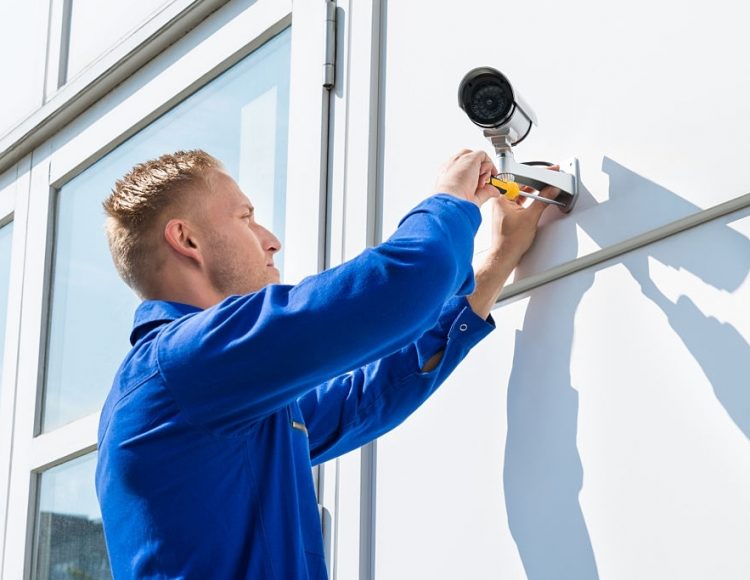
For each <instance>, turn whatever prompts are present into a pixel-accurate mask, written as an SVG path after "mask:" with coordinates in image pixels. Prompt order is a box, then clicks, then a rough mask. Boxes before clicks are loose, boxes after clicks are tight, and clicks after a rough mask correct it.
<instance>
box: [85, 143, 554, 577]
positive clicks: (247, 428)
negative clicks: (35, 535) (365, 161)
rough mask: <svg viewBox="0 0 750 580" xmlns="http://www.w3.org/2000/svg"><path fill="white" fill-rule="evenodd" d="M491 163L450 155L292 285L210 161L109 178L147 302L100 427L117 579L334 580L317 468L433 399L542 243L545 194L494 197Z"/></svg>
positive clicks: (121, 259) (158, 163)
mask: <svg viewBox="0 0 750 580" xmlns="http://www.w3.org/2000/svg"><path fill="white" fill-rule="evenodd" d="M495 173H496V169H495V167H494V165H493V163H492V161H491V160H490V159H489V157H488V156H487V155H486V154H485V153H484V152H481V151H469V150H464V151H462V152H460V153H459V154H458V155H456V156H455V157H454V158H452V159H451V160H450V161H448V163H447V164H446V165H445V167H444V168H443V170H442V171H441V173H440V175H439V177H438V180H437V184H436V190H437V191H438V192H439V193H438V194H436V195H433V196H431V197H429V198H428V199H426V200H425V201H424V202H422V203H421V204H420V205H418V206H417V207H416V208H415V209H414V210H412V211H411V212H410V213H409V214H408V215H407V216H406V217H405V218H404V219H403V220H402V222H401V223H400V225H399V227H398V229H397V230H396V232H395V233H394V234H393V235H392V236H391V237H390V238H389V239H388V240H387V241H385V242H384V243H382V244H381V245H379V246H377V247H375V248H370V249H367V250H365V251H364V252H363V253H362V254H361V255H359V256H358V257H356V258H355V259H353V260H351V261H350V262H347V263H345V264H342V265H340V266H338V267H336V268H332V269H330V270H327V271H326V272H323V273H321V274H318V275H316V276H311V277H309V278H306V279H305V280H303V281H302V282H300V283H299V284H297V285H296V286H287V285H281V284H279V283H278V282H279V272H278V270H277V269H276V268H275V267H274V266H273V256H274V254H275V253H276V252H278V251H279V250H280V249H281V244H280V242H279V240H278V239H277V238H276V237H275V236H274V235H273V234H272V233H271V232H269V231H268V230H266V229H265V228H264V227H263V226H262V225H260V224H258V223H257V222H256V221H255V220H254V218H253V207H252V204H251V203H250V200H249V199H248V198H247V197H246V196H245V195H244V194H243V193H242V191H240V189H239V188H238V186H237V184H236V183H235V182H234V180H232V178H231V177H229V175H227V174H226V173H225V172H224V170H223V169H222V166H221V164H220V163H219V162H218V161H217V160H216V159H214V158H213V157H211V156H210V155H208V154H206V153H204V152H202V151H190V152H178V153H175V154H174V155H164V156H162V157H160V158H159V159H156V160H153V161H149V162H147V163H144V164H141V165H138V166H136V167H135V168H134V169H133V170H132V171H131V172H130V173H129V174H128V175H126V176H125V177H124V178H122V179H121V180H120V181H118V182H117V184H116V186H115V188H114V190H113V192H112V194H111V196H110V197H109V198H108V199H107V200H106V202H105V204H104V207H105V210H106V212H107V214H108V216H109V217H108V221H107V234H108V239H109V243H110V249H111V251H112V255H113V259H114V262H115V265H116V266H117V269H118V271H119V272H120V274H121V276H122V277H123V279H124V280H125V281H126V282H127V283H128V284H129V285H130V286H131V287H132V288H133V289H134V290H135V291H136V292H137V293H138V294H139V295H140V296H141V297H142V298H143V300H144V301H143V303H142V304H141V305H140V306H139V307H138V309H137V311H136V314H135V324H134V328H133V331H132V334H131V337H130V340H131V343H132V345H133V349H132V350H131V352H130V353H129V354H128V356H127V357H126V358H125V360H124V362H123V363H122V365H121V367H120V369H119V371H118V373H117V375H116V377H115V380H114V384H113V386H112V389H111V391H110V394H109V397H108V398H107V400H106V402H105V404H104V408H103V410H102V415H101V421H100V427H99V460H98V465H97V472H96V488H97V494H98V497H99V501H100V504H101V507H102V517H103V521H104V531H105V536H106V540H107V548H108V551H109V556H110V560H111V565H112V571H113V573H114V576H115V578H117V579H120V578H197V579H233V578H253V579H266V578H275V579H280V580H292V579H302V578H304V579H307V578H311V579H323V578H326V577H327V572H326V568H325V562H324V559H323V543H322V537H321V530H320V522H319V519H318V511H317V505H316V499H315V493H314V489H313V481H312V477H311V466H312V465H315V464H318V463H320V462H323V461H327V460H329V459H332V458H334V457H336V456H338V455H341V454H343V453H346V452H348V451H350V450H352V449H355V448H357V447H359V446H361V445H363V444H365V443H367V442H369V441H371V440H373V439H375V438H376V437H378V436H380V435H382V434H383V433H385V432H386V431H388V430H390V429H392V428H393V427H395V426H396V425H398V424H399V423H400V422H401V421H403V420H404V419H405V418H406V417H407V416H408V415H409V414H410V413H411V412H413V411H414V410H415V409H416V408H417V407H418V406H419V405H420V404H421V403H422V402H424V400H426V399H427V397H429V395H430V394H432V392H434V390H435V389H436V388H437V387H438V386H439V385H440V383H442V382H443V381H444V379H445V378H446V377H447V376H448V375H449V374H450V372H451V371H452V370H453V369H454V368H455V367H456V365H457V364H458V363H459V362H460V361H461V360H462V359H463V357H464V356H465V355H466V353H467V352H468V351H469V349H470V348H471V347H472V346H473V345H474V344H476V343H477V342H478V341H479V340H480V339H481V338H483V337H484V336H485V335H486V334H487V333H488V332H489V331H490V330H491V329H492V328H493V327H494V324H493V323H492V319H491V317H490V316H489V312H490V309H491V308H492V306H493V304H494V303H495V301H496V299H497V297H498V295H499V293H500V290H501V289H502V287H503V284H504V283H505V281H506V279H507V277H508V275H509V274H510V272H511V271H512V270H513V269H514V268H515V266H516V265H517V264H518V262H519V260H520V259H521V256H522V255H523V254H524V253H525V252H526V250H527V249H528V248H529V246H530V245H531V243H532V241H533V239H534V235H535V232H536V226H537V223H538V221H539V217H540V216H541V214H542V211H543V210H544V208H545V207H546V206H545V205H544V204H542V203H540V202H535V203H534V204H532V205H531V206H529V207H528V208H524V207H522V206H521V205H518V204H516V203H514V202H510V201H508V200H507V199H505V198H502V197H499V192H498V191H497V190H496V189H495V188H493V187H491V186H489V185H487V181H488V178H489V176H490V175H494V174H495ZM555 193H556V191H555V190H552V189H548V190H545V191H543V192H542V194H543V195H545V196H547V197H553V196H554V195H555ZM490 199H491V200H492V203H493V204H494V206H495V207H494V217H493V241H492V249H491V251H490V252H489V253H488V255H487V258H486V259H485V261H484V263H483V264H482V265H481V266H480V267H479V268H478V269H477V272H476V276H475V275H474V273H473V272H472V267H471V259H472V254H473V238H474V235H475V233H476V230H477V228H478V226H479V223H480V220H481V216H480V213H479V206H480V205H481V204H482V203H484V202H485V201H487V200H490Z"/></svg>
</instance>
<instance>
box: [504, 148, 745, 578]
mask: <svg viewBox="0 0 750 580" xmlns="http://www.w3.org/2000/svg"><path fill="white" fill-rule="evenodd" d="M603 170H604V171H605V172H606V173H608V174H609V175H610V191H609V200H608V201H606V202H604V203H601V204H598V205H597V204H596V202H595V201H594V199H593V196H591V194H590V193H588V192H587V191H586V189H585V188H582V192H581V199H580V200H579V201H578V206H577V210H578V211H580V215H578V216H576V211H577V210H574V212H573V214H572V215H571V217H572V219H567V220H565V219H561V218H562V216H561V215H557V214H554V212H553V211H552V212H550V211H548V212H545V218H543V219H544V221H545V222H546V223H552V224H553V227H551V228H550V232H552V233H553V234H554V235H552V236H550V235H547V236H541V239H540V240H539V241H540V242H541V243H539V244H536V245H535V248H534V250H533V251H532V252H531V253H530V256H528V257H527V258H525V259H524V264H522V267H520V268H519V272H518V276H517V279H521V278H523V277H524V268H523V266H526V269H527V270H531V271H532V272H538V271H540V269H541V268H540V265H542V264H543V263H544V261H545V258H543V257H540V255H541V254H544V253H545V249H546V250H547V251H550V250H554V252H555V260H556V262H557V263H564V262H566V261H571V260H575V259H576V257H577V252H578V244H577V233H576V226H577V225H578V226H580V227H581V228H582V229H583V230H584V231H585V232H586V233H587V234H588V235H589V236H590V237H591V238H592V239H593V240H594V241H595V242H596V243H597V244H598V245H599V247H602V248H604V247H607V246H610V245H612V244H614V243H617V242H619V241H621V240H622V239H626V238H627V237H628V236H630V235H636V234H638V233H642V232H643V231H647V230H649V229H653V228H656V227H659V226H661V225H663V224H665V223H669V222H670V221H674V220H676V219H679V218H681V217H684V216H686V215H690V214H692V213H696V212H698V211H700V210H701V208H699V207H698V206H695V205H694V204H692V203H690V202H689V201H687V200H684V199H682V198H681V197H679V196H678V195H677V194H675V193H673V192H671V191H669V190H667V189H665V188H663V187H661V186H659V185H657V184H655V183H653V182H651V181H649V180H647V179H645V178H643V177H641V176H639V175H638V174H636V173H634V172H632V171H630V170H628V169H627V168H625V167H623V166H622V165H620V164H618V163H616V162H615V161H613V160H611V159H609V158H607V157H605V158H604V162H603ZM581 210H584V211H581ZM550 213H553V215H552V216H550V217H548V214H550ZM741 215H750V210H745V211H744V212H743V213H742V214H741ZM735 218H736V216H735ZM730 219H732V218H730V217H726V216H725V217H724V218H719V219H717V220H714V221H713V222H711V223H710V224H708V225H706V226H704V227H703V228H696V229H693V230H691V231H690V233H689V234H685V235H683V237H682V238H681V239H680V241H679V243H676V242H674V240H664V241H661V242H657V243H654V244H651V245H649V246H647V247H646V248H643V249H640V250H637V251H635V252H629V253H628V254H625V255H624V256H622V257H621V258H615V259H614V260H615V261H619V262H621V263H622V264H623V265H625V266H626V267H627V268H628V270H629V271H630V273H631V275H632V276H633V277H634V278H635V280H636V281H637V282H638V283H639V284H640V286H641V289H642V292H643V294H644V296H646V297H647V298H649V299H650V300H652V301H653V302H654V304H656V305H657V306H659V307H660V308H661V309H662V311H664V313H665V314H666V315H667V318H668V320H669V323H670V325H671V326H672V328H673V329H674V330H675V332H676V333H677V335H678V336H679V337H680V339H681V340H682V342H683V343H684V344H685V346H686V347H687V348H688V349H689V350H690V352H691V354H692V355H693V356H694V357H695V360H696V361H697V362H698V363H699V365H700V366H701V368H702V369H703V371H704V373H705V375H706V377H707V378H708V380H709V381H710V382H711V384H712V386H713V389H714V392H715V394H716V396H717V398H718V400H719V401H720V402H721V404H722V405H723V406H724V408H725V409H726V410H727V413H728V415H729V417H731V418H732V420H733V421H734V423H735V424H736V425H737V426H738V428H740V429H741V430H742V432H743V433H744V434H745V436H746V437H750V380H748V378H747V377H748V376H750V345H748V343H747V342H746V340H745V339H744V338H743V337H742V335H741V334H740V333H739V332H738V331H737V329H736V328H734V327H733V326H732V325H731V324H728V323H720V322H719V321H718V320H717V319H715V318H712V317H709V316H706V315H704V314H703V313H702V312H700V310H699V309H698V308H697V307H696V305H695V303H694V302H693V301H692V300H691V299H690V298H688V297H686V296H682V297H680V298H679V299H678V300H677V302H676V303H672V302H671V301H670V300H669V299H668V298H667V297H666V296H665V295H664V294H663V293H662V292H661V291H660V290H659V289H658V288H657V286H656V285H655V284H654V282H653V281H652V280H651V278H650V276H649V271H648V261H647V256H649V255H650V256H652V257H653V258H655V259H657V260H659V261H661V262H663V263H665V264H667V265H669V266H672V267H675V268H683V269H686V270H688V271H690V272H691V273H693V274H694V275H696V276H698V277H699V278H701V279H702V280H703V281H705V282H706V283H707V284H710V285H712V286H714V287H716V288H719V289H722V290H726V291H732V290H735V289H737V288H738V287H739V286H740V284H741V283H742V282H743V281H744V280H745V279H746V277H747V274H748V271H750V240H748V239H747V238H746V237H745V236H743V235H741V234H739V233H737V232H736V231H734V230H733V229H731V228H730V227H728V226H727V223H728V222H729V220H730ZM646 252H647V253H646ZM611 265H612V262H611V261H610V262H607V263H604V264H601V265H598V266H594V267H592V268H588V269H585V270H583V271H580V272H577V273H576V274H575V275H574V276H568V277H565V278H562V279H559V280H557V281H555V282H554V284H548V285H545V286H542V287H539V288H536V289H535V290H534V291H533V292H532V293H531V297H530V298H529V304H528V306H527V309H526V314H525V317H524V322H523V327H522V329H521V330H520V331H519V332H518V333H517V335H516V343H515V351H514V359H513V368H512V371H511V375H510V380H509V384H508V433H507V439H506V449H505V465H504V472H503V478H504V488H505V501H506V510H507V514H508V523H509V526H510V530H511V533H512V535H513V538H514V540H515V542H516V545H517V547H518V551H519V554H520V556H521V560H522V562H523V565H524V569H525V571H526V574H527V577H528V578H529V579H530V580H543V579H555V580H560V579H571V580H589V579H596V578H598V577H599V575H598V570H597V564H596V558H595V555H594V552H593V548H592V543H591V539H590V536H589V533H588V530H587V528H586V523H585V519H584V516H583V512H582V510H581V506H580V503H579V500H578V495H579V493H580V490H581V488H582V485H583V467H582V463H581V458H580V456H579V454H578V449H577V446H576V437H577V429H578V424H577V418H578V393H577V391H576V390H575V387H574V386H573V385H572V383H571V377H570V363H571V351H572V344H573V339H574V323H575V314H576V311H577V309H578V305H579V304H580V302H581V299H582V298H583V296H584V294H585V293H586V291H587V290H589V289H590V288H591V286H592V285H593V281H594V275H595V273H596V271H597V270H598V269H601V268H604V267H609V266H611Z"/></svg>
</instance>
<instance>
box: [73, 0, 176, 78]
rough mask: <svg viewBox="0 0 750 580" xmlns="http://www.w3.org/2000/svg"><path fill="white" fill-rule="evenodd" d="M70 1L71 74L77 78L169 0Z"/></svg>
mask: <svg viewBox="0 0 750 580" xmlns="http://www.w3.org/2000/svg"><path fill="white" fill-rule="evenodd" d="M66 1H67V2H69V3H70V5H69V10H70V35H69V42H68V61H67V75H66V76H65V79H66V80H67V79H70V78H73V77H74V76H75V75H76V74H78V73H79V72H80V71H81V70H83V69H84V68H85V67H86V66H87V65H89V64H91V63H92V62H93V61H94V60H96V59H97V58H98V57H99V56H100V55H102V54H103V53H104V52H105V51H106V50H107V49H109V48H110V47H111V46H113V45H114V44H115V43H116V42H117V40H119V39H121V38H122V37H123V36H125V35H126V34H127V33H128V32H130V31H132V30H133V29H135V28H137V27H138V25H139V24H141V23H143V22H145V21H146V20H147V19H148V18H149V16H150V15H152V14H153V13H154V12H156V11H157V10H158V9H159V8H161V7H162V6H164V5H165V4H166V3H167V2H166V1H165V0H138V1H137V2H116V1H114V0H104V1H102V0H66Z"/></svg>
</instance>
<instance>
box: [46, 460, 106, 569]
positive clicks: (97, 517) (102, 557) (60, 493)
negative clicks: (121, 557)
mask: <svg viewBox="0 0 750 580" xmlns="http://www.w3.org/2000/svg"><path fill="white" fill-rule="evenodd" d="M95 469H96V454H95V453H90V454H88V455H84V456H83V457H79V458H77V459H74V460H72V461H68V462H67V463H64V464H62V465H59V466H57V467H53V468H52V469H49V470H47V471H45V472H43V473H41V474H40V475H39V476H38V477H39V480H38V481H39V496H38V497H39V500H38V506H37V511H36V517H35V523H34V538H35V542H34V545H35V549H34V578H35V579H36V580H56V579H58V578H60V579H62V578H87V579H89V580H104V579H108V578H111V577H112V575H111V573H110V569H109V560H108V558H107V549H106V545H105V543H104V531H103V528H102V516H101V512H100V510H99V503H98V502H97V499H96V493H95V491H94V486H93V485H92V482H93V481H94V471H95Z"/></svg>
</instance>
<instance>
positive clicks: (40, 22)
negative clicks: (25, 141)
mask: <svg viewBox="0 0 750 580" xmlns="http://www.w3.org/2000/svg"><path fill="white" fill-rule="evenodd" d="M48 11H49V0H24V1H23V2H9V1H6V2H0V55H2V56H0V78H1V79H3V86H4V87H6V88H5V89H4V90H3V91H2V94H0V135H2V134H4V133H5V132H6V131H7V130H8V129H10V128H11V127H13V126H14V125H17V124H18V123H19V122H20V121H21V120H22V119H23V118H24V117H25V116H27V115H28V114H29V113H31V112H33V111H34V109H36V108H37V107H40V106H41V105H42V98H43V92H44V61H45V58H46V47H47V37H46V34H47V18H48ZM9 87H13V90H9Z"/></svg>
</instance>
